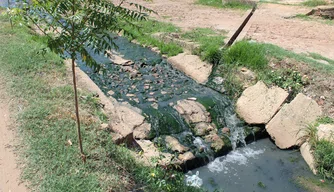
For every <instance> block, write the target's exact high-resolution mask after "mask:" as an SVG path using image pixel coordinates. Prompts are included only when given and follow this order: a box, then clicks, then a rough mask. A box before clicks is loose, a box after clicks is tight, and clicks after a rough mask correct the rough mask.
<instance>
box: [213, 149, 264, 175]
mask: <svg viewBox="0 0 334 192" xmlns="http://www.w3.org/2000/svg"><path fill="white" fill-rule="evenodd" d="M264 151H265V150H264V149H260V150H254V149H251V148H249V147H245V148H240V149H237V150H234V151H232V152H230V153H229V154H228V155H226V156H224V157H219V158H216V159H215V160H214V161H212V162H211V163H209V165H208V168H209V170H210V171H211V172H218V173H219V172H222V171H224V173H229V170H230V169H229V168H231V167H233V166H235V165H246V164H247V161H248V159H249V158H257V156H258V155H260V154H262V153H264Z"/></svg>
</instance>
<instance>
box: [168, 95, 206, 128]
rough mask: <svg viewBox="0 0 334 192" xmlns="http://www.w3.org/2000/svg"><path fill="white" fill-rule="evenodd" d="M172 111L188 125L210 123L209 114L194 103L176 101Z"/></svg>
mask: <svg viewBox="0 0 334 192" xmlns="http://www.w3.org/2000/svg"><path fill="white" fill-rule="evenodd" d="M174 109H175V110H176V111H177V112H179V113H180V114H181V115H182V116H183V117H184V118H185V120H186V121H187V123H190V124H191V123H200V122H210V121H211V118H210V114H209V113H208V112H207V111H206V109H205V107H204V106H203V105H202V104H200V103H198V102H196V101H190V100H180V101H177V104H176V105H175V106H174Z"/></svg>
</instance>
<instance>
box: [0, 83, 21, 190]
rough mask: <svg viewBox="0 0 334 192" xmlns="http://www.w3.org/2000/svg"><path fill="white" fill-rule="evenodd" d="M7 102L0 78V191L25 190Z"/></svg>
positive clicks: (8, 100)
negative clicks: (15, 149) (21, 179)
mask: <svg viewBox="0 0 334 192" xmlns="http://www.w3.org/2000/svg"><path fill="white" fill-rule="evenodd" d="M9 103H10V99H9V98H8V96H7V95H6V93H5V87H4V83H3V81H2V79H1V78H0V192H7V191H13V192H14V191H15V192H26V191H27V189H26V187H25V185H24V183H22V182H21V181H20V174H21V171H20V169H19V168H18V164H17V157H16V155H15V153H14V148H15V146H14V145H15V144H16V142H15V130H14V129H12V120H11V118H10V111H9Z"/></svg>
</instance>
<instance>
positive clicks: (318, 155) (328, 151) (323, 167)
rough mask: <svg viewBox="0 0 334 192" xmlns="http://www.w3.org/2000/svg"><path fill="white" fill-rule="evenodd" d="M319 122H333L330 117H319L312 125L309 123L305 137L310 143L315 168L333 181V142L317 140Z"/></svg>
mask: <svg viewBox="0 0 334 192" xmlns="http://www.w3.org/2000/svg"><path fill="white" fill-rule="evenodd" d="M320 124H334V119H332V118H330V117H321V118H319V119H317V121H316V122H315V123H314V124H313V125H309V126H308V127H307V128H306V129H305V131H306V133H307V136H306V137H305V139H307V140H308V142H309V143H310V145H311V147H312V149H313V151H314V152H313V154H314V158H315V162H316V169H317V170H318V172H319V174H320V175H321V176H322V177H323V178H325V179H330V180H331V181H332V182H334V166H333V165H334V144H333V143H331V142H329V141H325V140H319V138H318V136H317V131H318V130H317V127H318V126H319V125H320Z"/></svg>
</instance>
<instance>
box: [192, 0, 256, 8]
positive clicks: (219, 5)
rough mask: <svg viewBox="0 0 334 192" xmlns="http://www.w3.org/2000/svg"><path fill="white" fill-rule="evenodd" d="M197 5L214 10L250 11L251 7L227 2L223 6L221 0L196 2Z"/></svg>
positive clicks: (232, 0)
mask: <svg viewBox="0 0 334 192" xmlns="http://www.w3.org/2000/svg"><path fill="white" fill-rule="evenodd" d="M196 3H197V4H201V5H207V6H211V7H216V8H225V9H243V10H246V9H251V8H252V5H251V4H250V3H249V2H246V1H245V2H242V1H238V0H237V1H235V0H228V1H227V2H226V3H225V4H223V3H222V1H221V0H197V2H196Z"/></svg>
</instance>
